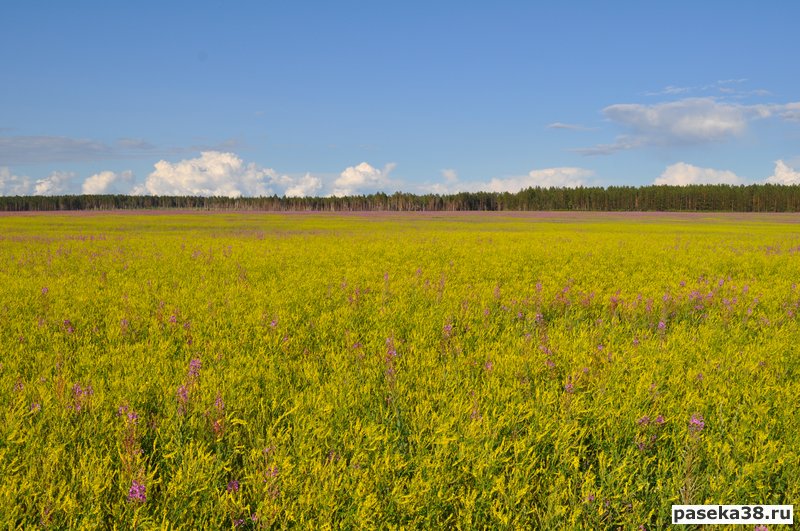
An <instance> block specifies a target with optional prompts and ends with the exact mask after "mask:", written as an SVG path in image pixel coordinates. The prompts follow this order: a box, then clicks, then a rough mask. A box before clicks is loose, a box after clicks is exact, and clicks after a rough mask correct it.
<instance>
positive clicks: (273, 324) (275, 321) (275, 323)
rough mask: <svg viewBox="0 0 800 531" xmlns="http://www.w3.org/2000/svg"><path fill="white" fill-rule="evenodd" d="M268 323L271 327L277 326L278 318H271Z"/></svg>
mask: <svg viewBox="0 0 800 531" xmlns="http://www.w3.org/2000/svg"><path fill="white" fill-rule="evenodd" d="M269 325H270V326H271V327H272V328H277V327H278V320H277V319H273V320H272V321H270V323H269Z"/></svg>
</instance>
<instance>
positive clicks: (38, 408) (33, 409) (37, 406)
mask: <svg viewBox="0 0 800 531" xmlns="http://www.w3.org/2000/svg"><path fill="white" fill-rule="evenodd" d="M41 410H42V405H41V404H40V403H39V402H34V403H33V404H31V413H36V412H37V411H41Z"/></svg>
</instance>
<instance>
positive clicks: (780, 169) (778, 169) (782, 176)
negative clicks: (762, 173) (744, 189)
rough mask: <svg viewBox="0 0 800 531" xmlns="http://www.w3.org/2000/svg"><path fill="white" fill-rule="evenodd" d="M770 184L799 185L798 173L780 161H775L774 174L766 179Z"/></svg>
mask: <svg viewBox="0 0 800 531" xmlns="http://www.w3.org/2000/svg"><path fill="white" fill-rule="evenodd" d="M767 182H768V183H771V184H800V171H798V170H795V169H794V168H792V167H791V166H789V165H788V164H786V163H785V162H783V161H782V160H778V161H775V172H774V173H773V174H772V175H771V176H769V177H767Z"/></svg>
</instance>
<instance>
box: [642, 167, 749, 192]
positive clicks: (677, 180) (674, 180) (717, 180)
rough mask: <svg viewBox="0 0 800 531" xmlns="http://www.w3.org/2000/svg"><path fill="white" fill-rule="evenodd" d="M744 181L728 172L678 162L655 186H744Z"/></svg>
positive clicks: (668, 168) (665, 171) (666, 171)
mask: <svg viewBox="0 0 800 531" xmlns="http://www.w3.org/2000/svg"><path fill="white" fill-rule="evenodd" d="M743 183H744V180H743V179H742V178H741V177H739V176H738V175H736V174H735V173H733V172H732V171H727V170H715V169H713V168H700V167H698V166H693V165H692V164H687V163H685V162H678V163H677V164H673V165H671V166H667V169H666V170H664V173H662V174H661V177H659V178H657V179H656V180H655V182H654V183H653V184H656V185H661V184H669V185H677V186H686V185H690V184H743Z"/></svg>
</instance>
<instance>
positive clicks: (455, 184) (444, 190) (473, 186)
mask: <svg viewBox="0 0 800 531" xmlns="http://www.w3.org/2000/svg"><path fill="white" fill-rule="evenodd" d="M443 173H444V172H443ZM593 175H594V172H593V171H592V170H588V169H585V168H575V167H557V168H544V169H540V170H531V171H530V172H528V173H527V174H525V175H517V176H511V177H504V178H497V177H495V178H493V179H490V180H488V181H471V182H459V181H458V180H457V178H456V179H450V180H447V176H444V177H445V179H446V182H444V183H442V182H439V183H433V184H428V185H423V186H421V187H420V189H419V190H420V192H422V193H434V194H453V193H458V192H511V193H516V192H519V191H520V190H524V189H526V188H536V187H537V186H538V187H540V188H577V187H579V186H586V185H587V179H588V178H589V177H592V176H593Z"/></svg>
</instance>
